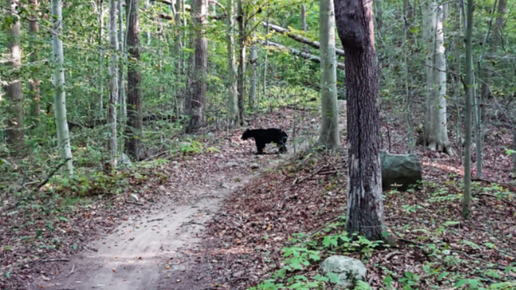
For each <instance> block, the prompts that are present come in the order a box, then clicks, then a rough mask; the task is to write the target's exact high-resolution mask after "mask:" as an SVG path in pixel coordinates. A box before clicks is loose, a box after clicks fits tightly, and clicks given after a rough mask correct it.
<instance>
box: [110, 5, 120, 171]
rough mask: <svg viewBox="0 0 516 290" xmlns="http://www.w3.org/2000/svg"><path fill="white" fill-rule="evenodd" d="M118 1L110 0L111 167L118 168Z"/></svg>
mask: <svg viewBox="0 0 516 290" xmlns="http://www.w3.org/2000/svg"><path fill="white" fill-rule="evenodd" d="M116 5H117V3H116V0H109V42H110V44H111V50H112V53H111V63H110V67H109V77H110V78H109V108H108V124H109V126H110V129H111V130H110V131H111V134H110V136H109V137H110V138H109V143H108V144H109V146H108V148H109V152H110V154H111V165H112V166H113V168H115V167H116V163H117V156H118V142H117V138H118V133H117V118H116V110H117V108H116V107H117V103H118V55H117V50H118V35H117V27H116V15H117V13H116V12H117V7H116Z"/></svg>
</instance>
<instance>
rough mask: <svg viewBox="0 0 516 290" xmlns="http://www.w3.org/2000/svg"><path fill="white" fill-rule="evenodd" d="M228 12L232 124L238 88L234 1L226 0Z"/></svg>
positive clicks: (235, 113) (229, 116) (227, 31)
mask: <svg viewBox="0 0 516 290" xmlns="http://www.w3.org/2000/svg"><path fill="white" fill-rule="evenodd" d="M226 12H227V14H228V19H227V24H226V34H227V44H228V88H229V94H228V125H229V126H233V125H234V124H236V123H237V122H238V90H237V66H236V59H235V36H234V34H235V20H234V17H235V3H234V2H233V0H228V2H227V5H226Z"/></svg>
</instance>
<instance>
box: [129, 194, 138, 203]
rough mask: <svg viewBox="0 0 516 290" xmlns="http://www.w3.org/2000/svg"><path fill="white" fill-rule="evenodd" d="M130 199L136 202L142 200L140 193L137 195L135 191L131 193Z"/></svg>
mask: <svg viewBox="0 0 516 290" xmlns="http://www.w3.org/2000/svg"><path fill="white" fill-rule="evenodd" d="M129 200H131V201H134V202H139V201H140V199H139V198H138V195H136V194H135V193H131V194H130V195H129Z"/></svg>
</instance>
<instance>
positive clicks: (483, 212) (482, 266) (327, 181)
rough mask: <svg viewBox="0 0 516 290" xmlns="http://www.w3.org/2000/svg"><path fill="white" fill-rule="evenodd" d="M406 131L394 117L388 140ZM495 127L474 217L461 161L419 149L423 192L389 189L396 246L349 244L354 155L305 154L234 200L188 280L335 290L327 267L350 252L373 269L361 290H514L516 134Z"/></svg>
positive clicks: (394, 148)
mask: <svg viewBox="0 0 516 290" xmlns="http://www.w3.org/2000/svg"><path fill="white" fill-rule="evenodd" d="M403 128H404V125H403V123H401V121H395V120H391V121H390V122H389V125H386V124H385V123H384V124H383V127H382V136H384V138H385V136H386V134H385V133H386V132H387V131H389V134H391V136H392V137H393V140H397V139H399V138H403V136H406V133H405V132H403ZM491 129H492V131H491V132H495V133H494V134H493V135H491V136H487V137H486V140H487V141H486V142H487V144H485V150H484V153H485V155H484V178H483V179H482V180H478V181H477V182H474V183H473V192H474V195H473V196H474V206H473V210H472V214H471V218H470V219H468V220H464V219H463V218H462V215H461V201H462V192H463V186H462V184H463V169H462V166H461V161H460V158H459V157H458V156H448V155H445V154H441V153H436V152H432V151H427V150H425V149H424V148H421V147H418V148H417V152H416V154H417V155H418V156H419V157H420V159H421V162H422V165H423V178H424V181H423V183H422V184H421V188H420V189H409V190H408V191H406V192H400V191H397V190H390V191H386V192H384V207H385V219H386V224H387V226H388V228H389V230H390V231H391V232H392V233H393V234H394V235H395V236H396V237H397V239H398V247H389V246H387V245H386V244H383V243H379V242H371V241H367V240H366V239H364V238H360V237H359V238H358V239H357V240H351V239H349V237H348V236H347V234H346V233H345V232H344V227H345V208H346V184H347V157H346V154H342V155H338V154H337V155H335V154H333V155H327V154H321V153H320V152H317V151H306V152H303V153H300V154H298V155H297V156H296V157H295V158H293V159H292V160H291V161H290V162H289V163H287V164H285V165H284V166H283V167H281V168H279V169H278V170H277V171H274V172H270V173H268V174H266V175H264V176H263V178H261V179H258V180H255V181H254V182H253V183H251V184H249V185H248V186H247V187H245V189H243V190H241V191H238V192H235V193H234V194H233V196H232V197H231V198H229V199H228V202H227V203H226V204H225V206H224V208H223V210H222V211H221V213H220V214H219V215H218V216H217V218H215V219H214V220H213V221H212V223H211V224H210V225H209V228H208V232H207V235H206V236H205V244H204V248H200V249H198V252H197V255H198V257H197V259H198V260H197V261H198V263H199V268H198V269H200V270H199V273H195V271H193V272H194V274H191V275H190V276H191V277H204V279H205V282H206V284H205V285H206V287H208V285H211V287H214V285H215V287H216V288H217V289H219V288H222V289H334V287H335V286H334V284H333V283H331V277H328V276H325V275H324V274H323V273H321V272H320V271H319V264H320V262H322V260H324V259H325V258H326V257H328V256H330V255H347V256H351V257H355V258H358V259H361V260H362V261H363V262H364V263H365V265H366V267H367V269H368V272H367V276H366V282H367V284H369V285H367V284H363V283H362V284H357V288H356V289H370V288H372V289H515V287H516V261H515V260H514V259H515V257H516V250H515V248H514V239H515V236H516V201H515V200H514V199H515V187H514V185H513V183H512V176H511V159H510V158H509V156H508V155H507V154H506V151H505V146H507V144H510V142H511V141H510V140H511V136H510V132H509V131H508V130H507V131H504V130H499V129H495V128H491ZM384 142H385V140H384ZM384 144H385V143H384ZM384 146H385V145H384ZM406 150H407V148H406V146H405V144H404V143H403V142H401V143H397V144H391V146H390V151H391V152H393V153H405V152H406ZM456 150H458V148H456ZM473 176H475V175H474V174H473ZM214 263H216V264H214ZM201 265H204V266H201ZM206 271H210V272H211V275H209V276H207V275H206V273H205V272H206ZM200 272H203V273H200ZM203 274H204V275H203ZM196 279H198V278H196ZM249 287H251V288H249ZM362 287H363V288H362ZM167 289H174V288H173V287H172V288H167ZM185 289H186V288H185Z"/></svg>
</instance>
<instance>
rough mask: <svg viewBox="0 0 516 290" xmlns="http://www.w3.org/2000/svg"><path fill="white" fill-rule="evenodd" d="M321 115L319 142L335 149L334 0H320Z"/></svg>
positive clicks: (336, 114) (337, 134)
mask: <svg viewBox="0 0 516 290" xmlns="http://www.w3.org/2000/svg"><path fill="white" fill-rule="evenodd" d="M319 12H320V14H319V22H320V26H319V27H320V29H319V39H320V41H321V115H322V125H321V132H320V136H319V144H321V145H323V146H325V147H326V148H328V149H331V150H335V149H337V148H338V147H339V146H340V139H339V120H338V117H339V112H338V108H337V69H336V65H337V57H336V56H335V10H334V5H333V0H320V9H319Z"/></svg>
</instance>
